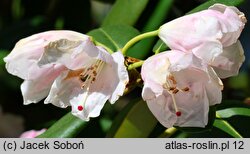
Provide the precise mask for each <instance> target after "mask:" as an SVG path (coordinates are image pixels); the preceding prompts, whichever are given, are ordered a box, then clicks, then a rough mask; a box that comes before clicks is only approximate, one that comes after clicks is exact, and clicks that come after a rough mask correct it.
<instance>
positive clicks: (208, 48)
mask: <svg viewBox="0 0 250 154" xmlns="http://www.w3.org/2000/svg"><path fill="white" fill-rule="evenodd" d="M192 51H193V53H194V55H196V56H197V57H199V58H200V59H202V60H203V61H205V62H206V63H207V64H209V65H211V64H212V62H213V61H214V59H215V58H216V57H217V56H218V55H220V54H221V53H222V52H223V47H222V44H221V43H220V42H219V41H206V42H204V43H202V44H201V45H199V46H197V47H196V48H194V49H193V50H192Z"/></svg>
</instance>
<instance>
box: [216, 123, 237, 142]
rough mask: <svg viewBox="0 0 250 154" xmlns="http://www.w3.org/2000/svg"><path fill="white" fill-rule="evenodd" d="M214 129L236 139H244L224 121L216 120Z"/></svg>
mask: <svg viewBox="0 0 250 154" xmlns="http://www.w3.org/2000/svg"><path fill="white" fill-rule="evenodd" d="M214 127H216V128H218V129H220V130H222V131H224V132H226V133H228V134H229V135H231V136H233V137H235V138H242V136H241V135H240V133H238V132H237V131H236V130H235V129H234V128H233V126H231V125H230V124H229V123H228V122H227V121H225V120H222V119H215V121H214Z"/></svg>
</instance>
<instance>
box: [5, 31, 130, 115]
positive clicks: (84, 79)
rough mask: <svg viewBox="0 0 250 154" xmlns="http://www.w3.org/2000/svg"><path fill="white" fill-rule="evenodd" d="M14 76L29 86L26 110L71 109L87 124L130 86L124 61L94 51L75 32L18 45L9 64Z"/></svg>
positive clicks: (86, 39) (45, 35) (23, 88)
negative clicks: (36, 106) (30, 106)
mask: <svg viewBox="0 0 250 154" xmlns="http://www.w3.org/2000/svg"><path fill="white" fill-rule="evenodd" d="M4 61H5V62H6V68H7V70H8V72H9V73H11V74H14V75H16V76H18V77H21V78H22V79H24V80H25V81H24V82H23V84H22V85H21V91H22V94H23V98H24V104H30V103H36V102H39V101H40V100H42V99H43V98H45V97H46V96H47V95H48V97H47V98H46V99H45V104H48V103H52V104H54V105H56V106H58V107H63V108H64V107H67V106H72V113H73V114H74V115H76V116H78V117H79V118H81V119H83V120H89V117H96V116H98V115H99V114H100V111H101V109H102V107H103V106H104V104H105V102H106V101H107V100H109V101H110V102H111V103H114V102H115V101H116V100H117V99H118V98H119V96H121V95H122V94H123V91H124V89H125V85H126V83H127V82H128V73H127V70H126V67H125V66H124V57H123V55H122V54H121V53H120V52H116V53H113V54H112V55H111V54H109V53H108V52H107V51H106V50H105V49H104V48H102V47H99V46H95V45H94V44H93V42H92V41H91V39H90V37H88V36H87V35H83V34H80V33H77V32H73V31H48V32H44V33H39V34H36V35H33V36H30V37H27V38H25V39H23V40H21V41H19V42H18V43H17V44H16V46H15V48H14V49H13V50H12V52H11V53H10V54H9V55H8V56H7V57H6V58H4Z"/></svg>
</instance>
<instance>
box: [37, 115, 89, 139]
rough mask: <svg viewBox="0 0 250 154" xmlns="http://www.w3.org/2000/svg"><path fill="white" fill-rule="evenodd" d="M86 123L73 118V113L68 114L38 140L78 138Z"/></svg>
mask: <svg viewBox="0 0 250 154" xmlns="http://www.w3.org/2000/svg"><path fill="white" fill-rule="evenodd" d="M86 124H87V123H86V122H84V121H83V120H81V119H79V118H77V117H75V116H73V115H72V114H71V113H68V114H66V115H65V116H63V117H62V118H61V119H60V120H58V121H57V122H56V123H55V124H54V125H52V126H51V127H50V128H49V129H48V130H47V131H46V132H44V133H43V134H41V135H39V136H38V138H71V137H76V135H77V134H79V133H80V131H81V130H82V129H84V127H85V126H86Z"/></svg>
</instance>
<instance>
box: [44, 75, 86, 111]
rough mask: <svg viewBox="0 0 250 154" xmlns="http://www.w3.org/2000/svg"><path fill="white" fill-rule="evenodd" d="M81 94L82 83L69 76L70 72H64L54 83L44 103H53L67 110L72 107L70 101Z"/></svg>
mask: <svg viewBox="0 0 250 154" xmlns="http://www.w3.org/2000/svg"><path fill="white" fill-rule="evenodd" d="M79 74H80V72H79ZM76 75H78V74H76ZM81 92H82V90H81V82H80V80H79V78H78V77H77V76H76V77H75V76H71V75H69V71H64V72H63V73H61V75H60V76H58V77H57V78H56V80H55V81H54V82H53V84H52V86H51V90H50V92H49V95H48V97H47V98H46V99H45V101H44V103H45V104H48V103H52V104H53V105H55V106H58V107H62V108H65V107H67V106H69V105H70V100H71V99H72V98H73V97H74V96H76V95H79V93H81Z"/></svg>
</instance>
